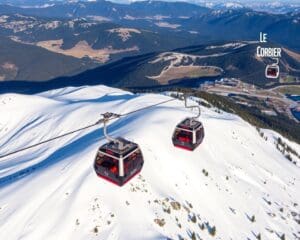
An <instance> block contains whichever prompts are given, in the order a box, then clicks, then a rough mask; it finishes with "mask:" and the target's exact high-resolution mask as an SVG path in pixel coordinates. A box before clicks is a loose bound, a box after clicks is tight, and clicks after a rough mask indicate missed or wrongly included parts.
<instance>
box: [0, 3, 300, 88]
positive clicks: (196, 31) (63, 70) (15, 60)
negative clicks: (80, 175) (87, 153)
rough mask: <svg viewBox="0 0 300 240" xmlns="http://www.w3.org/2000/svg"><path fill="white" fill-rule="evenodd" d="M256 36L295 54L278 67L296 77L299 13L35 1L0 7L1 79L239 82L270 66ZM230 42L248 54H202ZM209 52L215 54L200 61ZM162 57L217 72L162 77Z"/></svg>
mask: <svg viewBox="0 0 300 240" xmlns="http://www.w3.org/2000/svg"><path fill="white" fill-rule="evenodd" d="M1 2H2V3H4V2H5V3H10V2H8V1H3V0H2V1H1V0H0V3H1ZM23 3H24V4H25V3H28V4H29V3H30V4H29V5H28V6H24V4H23ZM33 4H36V5H33ZM40 4H43V6H41V5H40ZM45 4H47V5H45ZM20 5H22V7H20ZM260 32H265V33H268V38H269V44H270V45H274V46H279V47H282V48H286V49H289V50H290V51H291V52H290V53H292V54H293V56H297V57H294V58H293V57H291V56H290V55H287V54H286V52H285V53H284V56H283V59H282V61H281V64H282V69H283V71H285V72H287V73H292V74H294V75H295V76H298V74H299V69H300V68H299V66H298V55H297V54H298V53H297V52H299V51H300V13H299V12H297V11H294V12H289V13H284V14H270V13H267V12H261V11H254V10H252V9H249V8H247V7H245V6H244V4H234V3H229V2H227V3H226V4H218V5H214V7H213V8H208V7H203V6H199V5H195V4H191V3H184V2H161V1H143V2H133V3H131V4H118V3H113V2H108V1H104V0H98V1H95V2H91V1H80V2H56V1H51V2H48V1H43V0H38V1H33V0H32V1H30V2H27V1H23V2H22V1H20V2H19V5H18V6H17V4H14V5H12V4H10V5H9V4H5V5H4V4H3V5H0V34H1V39H0V41H1V46H0V52H1V53H2V54H1V56H0V80H1V81H3V80H4V81H7V80H18V81H48V80H50V79H57V78H59V77H67V76H74V79H72V80H70V81H71V82H72V83H73V81H74V82H80V81H81V80H80V81H79V80H78V79H82V81H83V79H84V81H87V82H93V81H96V82H107V84H111V82H113V85H115V86H152V85H153V86H155V85H168V84H174V81H175V82H178V79H182V78H185V77H188V78H189V77H191V76H192V78H194V79H195V78H197V77H200V76H202V77H203V76H204V77H215V76H235V77H238V76H244V75H246V74H247V73H250V72H251V71H252V70H253V69H261V71H263V69H264V67H265V64H267V60H265V62H264V61H258V60H257V59H253V55H254V53H255V47H256V45H255V44H256V43H254V42H256V41H257V40H258V38H259V33H260ZM233 42H234V43H243V44H244V45H245V46H243V50H245V51H246V50H247V49H248V50H247V51H246V52H245V54H240V52H239V51H240V48H237V49H236V48H234V47H232V48H231V49H230V48H226V49H225V48H224V49H225V50H226V51H228V50H230V52H224V51H225V50H224V49H222V48H216V49H214V50H210V51H212V52H209V53H207V49H206V48H207V47H210V46H212V45H213V44H215V43H218V44H220V45H224V44H232V43H233ZM250 43H251V44H250ZM191 46H196V47H191ZM16 49H17V50H18V51H16ZM174 49H177V50H175V51H174ZM179 53H180V54H181V53H182V54H188V55H192V56H184V55H180V54H179ZM224 53H226V54H225V55H224V56H223V55H219V54H224ZM207 54H213V55H218V56H217V57H215V56H214V57H206V58H203V56H204V55H207ZM198 55H199V56H200V58H199V57H198ZM228 56H230V58H228ZM159 58H162V59H169V60H170V59H171V60H170V61H171V64H173V63H175V64H178V62H179V63H180V64H183V65H184V64H185V65H187V64H190V63H191V62H192V63H193V64H195V65H197V66H206V65H207V66H212V67H215V68H206V69H205V68H203V69H199V68H197V67H195V68H193V69H191V68H190V69H189V70H190V71H191V73H189V76H187V73H186V71H188V70H187V69H185V70H182V71H181V72H173V69H171V70H170V69H167V75H168V76H166V75H163V76H159V74H161V73H162V71H163V69H164V68H168V66H170V61H169V62H168V61H165V62H163V61H158V60H157V59H159ZM37 59H38V61H37ZM295 59H297V60H295ZM181 61H187V62H181ZM151 62H152V64H150V63H151ZM33 63H34V64H37V65H34V64H33ZM104 64H108V65H105V66H104ZM33 66H39V67H33ZM96 67H99V68H96ZM94 68H95V70H91V71H87V70H90V69H94ZM111 68H112V69H114V70H109V69H111ZM126 68H127V69H126ZM86 71H87V72H86ZM103 71H104V72H103ZM113 71H114V72H113ZM124 71H125V72H124ZM203 71H204V72H205V71H206V73H205V74H203ZM222 71H223V72H222ZM199 72H200V73H199ZM80 73H82V75H77V74H80ZM104 73H105V74H104ZM90 74H91V75H90ZM92 74H95V75H94V76H92ZM176 74H177V76H176ZM261 75H262V74H260V75H257V77H260V76H261ZM87 76H89V78H87ZM99 76H100V77H99ZM102 77H103V79H102ZM104 78H105V79H104ZM70 79H71V78H70ZM93 79H94V80H93ZM64 80H66V79H64ZM68 81H69V80H68ZM245 81H248V82H249V81H253V80H252V79H247V78H246V79H245ZM254 81H255V82H256V83H257V85H261V86H265V84H266V80H265V79H259V81H258V80H257V81H256V80H254Z"/></svg>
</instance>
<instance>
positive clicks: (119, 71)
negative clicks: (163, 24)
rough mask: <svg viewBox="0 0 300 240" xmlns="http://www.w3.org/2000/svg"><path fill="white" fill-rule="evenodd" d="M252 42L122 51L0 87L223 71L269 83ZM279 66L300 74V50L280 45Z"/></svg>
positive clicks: (133, 83) (160, 80)
mask: <svg viewBox="0 0 300 240" xmlns="http://www.w3.org/2000/svg"><path fill="white" fill-rule="evenodd" d="M257 46H258V43H256V42H222V43H216V44H214V45H199V46H193V47H188V48H181V49H176V50H174V51H170V52H160V53H150V54H144V55H139V56H133V57H126V58H124V59H121V60H118V61H115V62H112V63H109V64H106V65H103V66H100V67H97V68H94V69H91V70H87V71H85V72H83V73H80V74H78V75H74V76H71V77H59V78H56V79H52V80H51V81H47V82H43V83H38V84H34V83H26V82H22V81H21V82H2V83H0V87H1V88H3V89H14V90H16V91H19V92H20V91H21V92H22V91H28V90H30V91H41V90H47V89H52V88H58V87H63V86H69V85H72V86H79V85H97V84H105V85H109V86H115V87H122V88H149V87H150V88H152V87H156V88H157V87H170V86H191V87H195V86H197V84H198V83H199V82H203V81H204V80H214V79H220V78H222V77H229V78H230V77H234V78H239V79H240V80H242V81H244V82H248V83H250V84H255V85H258V86H260V87H270V86H274V85H276V84H278V80H273V81H271V80H270V79H266V78H265V76H264V71H265V66H266V65H267V64H269V63H271V62H270V60H268V59H260V58H257V57H256V56H255V54H256V47H257ZM268 46H275V45H268ZM280 69H281V71H282V72H284V73H286V74H291V75H294V76H300V71H299V69H300V55H299V54H297V53H295V52H292V51H290V50H288V49H284V50H283V53H282V58H281V60H280Z"/></svg>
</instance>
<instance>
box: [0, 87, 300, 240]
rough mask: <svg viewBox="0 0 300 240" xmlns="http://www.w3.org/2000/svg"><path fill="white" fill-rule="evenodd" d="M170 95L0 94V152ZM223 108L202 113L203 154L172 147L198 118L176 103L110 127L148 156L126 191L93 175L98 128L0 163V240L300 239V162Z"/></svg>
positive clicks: (101, 91)
mask: <svg viewBox="0 0 300 240" xmlns="http://www.w3.org/2000/svg"><path fill="white" fill-rule="evenodd" d="M168 98H169V97H168V96H163V95H155V94H143V95H134V94H131V93H129V92H125V91H121V90H118V89H113V88H108V87H105V86H95V87H80V88H71V87H70V88H65V89H60V90H52V91H49V92H45V93H41V94H37V95H32V96H27V95H19V94H4V95H0V155H3V154H5V153H8V152H10V151H14V150H16V149H19V148H22V147H25V146H28V145H31V144H35V143H37V142H40V141H42V140H45V139H48V138H51V137H54V136H57V135H59V134H62V133H64V132H67V131H70V130H73V129H76V128H79V127H83V126H85V125H88V124H92V123H94V122H96V121H97V120H98V119H99V118H100V117H101V116H100V114H101V113H104V112H106V111H111V112H115V113H126V112H129V111H132V110H135V109H137V108H140V107H144V106H147V105H150V104H154V103H157V102H160V101H163V100H167V99H168ZM218 112H219V111H215V109H213V108H210V109H208V108H202V116H201V121H202V122H203V124H204V127H205V133H206V136H205V139H204V141H203V143H202V145H200V146H199V147H198V148H197V149H196V150H195V151H194V152H189V151H184V150H181V149H178V148H174V147H173V145H172V142H171V136H172V133H173V130H174V127H175V126H176V124H177V123H178V122H179V121H180V120H182V119H183V118H185V117H186V116H192V115H193V113H192V112H191V111H189V110H185V109H184V108H183V102H181V101H179V100H178V101H174V102H170V103H167V104H165V105H161V106H158V107H155V108H151V109H147V110H144V111H140V112H136V113H135V114H132V115H129V116H127V117H124V118H121V119H118V120H114V121H113V122H111V123H110V125H109V131H110V132H111V134H112V135H113V136H119V135H120V136H123V137H126V138H128V139H130V140H133V141H135V142H137V143H138V144H139V145H140V147H141V149H142V152H143V155H144V159H145V164H144V167H143V169H142V172H141V174H140V175H138V176H137V177H135V178H134V179H132V180H131V181H130V182H129V183H127V184H126V185H125V186H123V187H118V186H115V185H112V184H111V183H109V182H107V181H104V180H102V179H100V178H98V177H97V176H96V174H95V173H94V169H93V162H94V157H95V154H96V151H97V148H98V147H99V146H100V145H101V144H103V143H105V140H104V139H103V134H102V126H101V125H100V126H98V127H94V128H91V129H88V130H85V131H82V132H79V133H76V134H74V135H71V136H67V137H65V138H61V139H58V140H56V141H53V142H50V143H47V144H45V145H41V146H38V147H36V148H34V149H30V150H27V151H24V152H21V153H18V154H16V155H12V156H9V157H7V158H3V159H0V239H9V240H14V239H16V240H17V239H18V240H21V239H22V240H27V239H28V240H35V239H38V240H40V239H55V240H57V239H58V240H60V239H62V240H65V239H72V240H75V239H82V240H86V239H110V240H113V239H122V240H123V239H125V240H131V239H234V240H236V239H256V236H257V235H258V234H261V237H262V239H279V237H280V236H282V235H283V234H285V238H286V239H297V236H298V237H299V236H300V234H299V231H300V227H299V219H300V216H299V204H300V202H299V199H300V191H299V189H300V183H299V180H300V172H299V166H297V165H295V164H293V163H291V162H290V161H288V160H287V159H286V158H285V157H284V156H283V155H282V153H281V152H280V151H278V150H277V149H276V146H275V143H274V141H273V140H271V139H272V138H271V136H274V137H275V136H276V135H275V133H273V132H272V131H268V136H269V138H268V139H269V140H265V139H264V138H262V137H261V136H260V135H259V133H258V132H257V130H256V129H255V128H254V127H252V126H251V125H249V124H248V123H246V122H244V121H243V120H241V119H240V118H239V117H237V116H235V115H232V114H228V113H224V112H221V113H218ZM282 139H284V138H282ZM293 148H294V149H295V150H296V151H298V152H300V151H299V150H300V147H299V145H297V144H295V143H293ZM253 216H255V217H254V218H255V219H252V217H253ZM251 220H253V221H251ZM297 221H298V223H297ZM214 226H215V228H216V232H215V235H214V232H213V230H211V229H212V228H213V227H214ZM209 232H210V233H209ZM213 235H214V236H213ZM194 237H196V238H194Z"/></svg>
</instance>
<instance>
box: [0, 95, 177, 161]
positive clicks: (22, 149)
mask: <svg viewBox="0 0 300 240" xmlns="http://www.w3.org/2000/svg"><path fill="white" fill-rule="evenodd" d="M175 100H177V99H176V98H172V99H169V100H165V101H162V102H159V103H155V104H152V105H149V106H146V107H143V108H139V109H136V110H133V111H131V112H127V113H124V114H115V115H113V116H112V117H111V118H109V120H113V119H117V118H120V117H124V116H127V115H129V114H133V113H135V112H139V111H142V110H145V109H148V108H151V107H155V106H159V105H162V104H165V103H167V102H172V101H175ZM104 119H105V118H102V119H100V120H98V121H97V122H96V123H93V124H90V125H87V126H85V127H82V128H78V129H75V130H73V131H70V132H66V133H64V134H61V135H58V136H56V137H53V138H49V139H47V140H44V141H41V142H39V143H36V144H33V145H30V146H28V147H24V148H21V149H18V150H15V151H12V152H9V153H6V154H4V155H0V159H1V158H5V157H8V156H10V155H13V154H16V153H19V152H23V151H25V150H28V149H31V148H34V147H37V146H39V145H42V144H45V143H48V142H51V141H54V140H56V139H59V138H62V137H65V136H68V135H71V134H74V133H76V132H79V131H83V130H86V129H88V128H91V127H94V126H96V125H99V124H101V123H103V121H104Z"/></svg>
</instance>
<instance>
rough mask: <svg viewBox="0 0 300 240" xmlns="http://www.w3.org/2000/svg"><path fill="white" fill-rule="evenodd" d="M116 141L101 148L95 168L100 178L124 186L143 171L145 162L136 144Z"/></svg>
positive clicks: (121, 139) (121, 140)
mask: <svg viewBox="0 0 300 240" xmlns="http://www.w3.org/2000/svg"><path fill="white" fill-rule="evenodd" d="M116 140H117V141H115V142H114V141H110V142H108V143H106V144H104V145H103V146H101V147H100V148H99V150H98V153H97V156H96V159H95V163H94V168H95V171H96V173H97V175H98V176H99V177H101V178H104V179H106V180H108V181H110V182H112V183H115V184H117V185H119V186H122V185H124V184H125V183H126V182H128V181H129V180H130V179H131V178H133V177H134V176H135V175H136V174H138V173H139V172H140V171H141V169H142V167H143V164H144V160H143V155H142V152H141V150H140V148H139V146H138V145H137V144H136V143H133V142H130V141H128V140H126V139H123V138H117V139H116Z"/></svg>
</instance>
